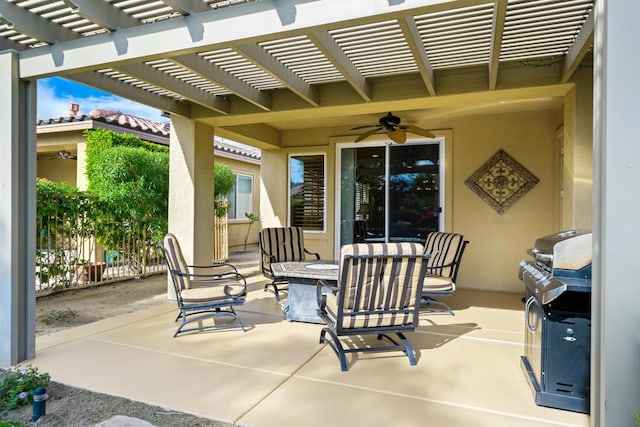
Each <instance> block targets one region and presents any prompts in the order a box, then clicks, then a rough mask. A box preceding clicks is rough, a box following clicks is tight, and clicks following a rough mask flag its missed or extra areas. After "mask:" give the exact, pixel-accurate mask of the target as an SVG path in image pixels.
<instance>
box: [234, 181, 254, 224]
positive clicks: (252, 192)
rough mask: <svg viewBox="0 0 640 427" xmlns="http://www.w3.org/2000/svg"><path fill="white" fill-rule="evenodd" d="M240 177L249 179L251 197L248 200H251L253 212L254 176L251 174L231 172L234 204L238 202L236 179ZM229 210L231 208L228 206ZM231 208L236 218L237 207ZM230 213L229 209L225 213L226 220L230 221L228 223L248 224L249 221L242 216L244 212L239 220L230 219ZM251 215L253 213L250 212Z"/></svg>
mask: <svg viewBox="0 0 640 427" xmlns="http://www.w3.org/2000/svg"><path fill="white" fill-rule="evenodd" d="M240 176H242V177H244V178H249V179H250V180H251V197H250V200H251V210H252V211H253V205H254V202H255V200H254V198H255V191H254V182H255V176H254V175H253V174H251V173H247V172H236V171H233V178H234V184H233V190H234V200H236V204H237V200H238V177H240ZM228 199H229V197H228V196H227V200H228ZM230 208H231V206H230ZM233 208H234V213H235V215H236V217H237V216H238V212H237V209H236V208H237V206H233ZM230 213H231V209H229V210H228V211H227V220H228V221H230V222H242V221H245V222H248V221H249V218H247V217H246V216H245V215H244V212H242V214H241V215H242V217H240V218H231V216H230ZM251 213H254V212H251Z"/></svg>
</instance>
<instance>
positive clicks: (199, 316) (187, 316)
mask: <svg viewBox="0 0 640 427" xmlns="http://www.w3.org/2000/svg"><path fill="white" fill-rule="evenodd" d="M222 316H226V317H232V318H233V319H234V321H233V322H232V323H229V324H224V325H216V324H215V320H214V319H215V318H216V317H222ZM180 318H182V322H181V323H180V325H179V326H178V329H177V330H176V332H175V333H174V334H173V337H174V338H175V337H177V336H178V335H179V334H183V333H187V332H194V331H205V330H210V329H222V328H230V327H232V326H234V325H236V324H237V325H238V326H240V328H241V329H242V332H246V329H245V327H244V324H243V323H242V320H240V318H239V317H238V315H237V314H236V312H235V310H234V309H233V307H229V308H228V309H225V310H223V309H221V308H219V307H218V308H215V309H214V310H201V311H197V312H191V313H190V312H188V310H180V314H179V315H178V317H177V318H176V321H178V319H180ZM206 319H211V321H213V325H208V326H204V325H202V321H203V320H206ZM193 322H198V324H199V326H196V327H193V328H187V329H183V328H184V327H185V326H187V325H189V324H191V323H193Z"/></svg>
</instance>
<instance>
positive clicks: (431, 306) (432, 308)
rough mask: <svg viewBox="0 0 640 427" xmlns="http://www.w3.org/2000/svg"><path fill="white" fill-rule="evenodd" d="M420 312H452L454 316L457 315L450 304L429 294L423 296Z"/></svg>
mask: <svg viewBox="0 0 640 427" xmlns="http://www.w3.org/2000/svg"><path fill="white" fill-rule="evenodd" d="M438 307H439V308H438ZM420 312H424V313H434V314H437V313H441V314H450V315H452V316H455V315H456V314H455V313H454V312H453V310H452V309H451V307H449V305H448V304H446V303H444V302H442V301H439V300H437V299H435V298H432V297H430V296H427V295H423V296H422V300H421V301H420Z"/></svg>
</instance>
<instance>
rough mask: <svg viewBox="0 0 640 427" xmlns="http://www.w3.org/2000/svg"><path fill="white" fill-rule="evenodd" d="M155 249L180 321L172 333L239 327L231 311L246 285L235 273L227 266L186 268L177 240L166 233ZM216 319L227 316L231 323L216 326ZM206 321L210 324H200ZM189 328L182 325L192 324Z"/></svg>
mask: <svg viewBox="0 0 640 427" xmlns="http://www.w3.org/2000/svg"><path fill="white" fill-rule="evenodd" d="M158 248H159V249H160V250H161V251H162V254H163V255H164V259H165V261H166V263H167V268H168V270H169V274H170V275H171V280H172V282H173V288H174V290H175V293H176V302H177V304H178V310H179V313H178V317H176V320H175V321H176V322H177V321H178V320H180V319H181V320H182V322H181V323H180V326H178V329H177V330H176V332H175V334H173V336H174V338H175V337H176V336H178V334H182V333H186V332H193V331H203V330H209V329H219V328H229V327H234V326H239V327H240V328H242V330H243V331H245V328H244V325H243V324H242V321H241V320H240V318H239V317H238V315H237V314H236V312H235V310H234V309H233V307H234V306H240V305H243V304H244V303H245V300H246V295H247V282H246V280H245V278H244V276H242V275H241V274H240V273H238V270H237V269H236V268H235V267H234V266H233V265H231V264H228V263H216V264H212V265H208V266H194V265H187V263H186V262H185V260H184V257H183V255H182V250H181V249H180V244H179V243H178V239H177V238H176V236H174V235H173V234H171V233H169V234H167V235H166V236H165V237H164V239H163V240H162V242H161V243H159V244H158ZM218 317H231V318H232V319H233V321H232V322H221V323H216V318H218ZM208 319H210V320H211V321H212V323H210V324H209V323H203V321H205V320H208ZM194 323H195V325H194V326H193V327H188V328H186V329H185V326H187V325H191V324H194Z"/></svg>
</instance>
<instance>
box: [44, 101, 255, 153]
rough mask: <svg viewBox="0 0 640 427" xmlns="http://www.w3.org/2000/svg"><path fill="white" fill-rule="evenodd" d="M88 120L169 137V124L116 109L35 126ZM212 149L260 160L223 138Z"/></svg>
mask: <svg viewBox="0 0 640 427" xmlns="http://www.w3.org/2000/svg"><path fill="white" fill-rule="evenodd" d="M88 120H97V121H100V122H104V123H109V124H111V125H115V126H119V127H123V128H129V129H135V130H136V131H139V132H145V133H150V134H154V135H157V136H160V137H164V138H167V145H168V142H169V141H168V139H169V130H170V129H171V125H169V124H168V123H161V122H157V121H155V120H151V119H147V118H144V117H138V116H133V115H131V114H126V113H123V112H121V111H117V110H101V109H95V110H91V111H90V112H89V114H70V115H68V116H61V117H53V118H49V119H39V120H38V121H37V126H46V125H56V124H64V123H73V122H81V121H88ZM214 149H215V150H219V151H221V152H224V153H227V154H230V155H235V156H240V157H246V158H250V159H253V160H257V161H259V160H260V150H258V149H255V148H251V147H241V146H238V145H235V144H232V143H229V142H227V141H225V140H220V139H215V140H214Z"/></svg>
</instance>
